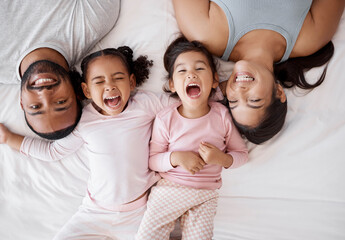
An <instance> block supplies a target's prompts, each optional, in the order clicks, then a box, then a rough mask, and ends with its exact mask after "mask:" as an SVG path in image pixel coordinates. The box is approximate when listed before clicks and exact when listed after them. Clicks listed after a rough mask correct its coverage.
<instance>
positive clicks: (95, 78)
mask: <svg viewBox="0 0 345 240" xmlns="http://www.w3.org/2000/svg"><path fill="white" fill-rule="evenodd" d="M118 74H121V75H125V73H124V72H116V73H113V74H111V76H112V77H113V76H115V75H118ZM99 78H104V76H96V77H93V78H92V79H91V81H93V80H97V79H99Z"/></svg>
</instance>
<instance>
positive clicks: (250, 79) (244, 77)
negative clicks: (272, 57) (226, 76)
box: [236, 75, 254, 82]
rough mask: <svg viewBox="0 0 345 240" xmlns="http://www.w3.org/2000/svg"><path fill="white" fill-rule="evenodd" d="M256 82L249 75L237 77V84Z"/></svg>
mask: <svg viewBox="0 0 345 240" xmlns="http://www.w3.org/2000/svg"><path fill="white" fill-rule="evenodd" d="M250 81H254V78H252V77H250V76H248V75H241V76H237V77H236V82H250Z"/></svg>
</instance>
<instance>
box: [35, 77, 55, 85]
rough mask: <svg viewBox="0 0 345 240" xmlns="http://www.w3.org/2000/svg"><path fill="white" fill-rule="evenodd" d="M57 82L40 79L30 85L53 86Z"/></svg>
mask: <svg viewBox="0 0 345 240" xmlns="http://www.w3.org/2000/svg"><path fill="white" fill-rule="evenodd" d="M56 82H57V81H56V80H54V79H52V78H40V79H37V80H35V81H34V82H33V83H32V84H31V85H32V86H35V87H41V86H50V85H52V84H55V83H56Z"/></svg>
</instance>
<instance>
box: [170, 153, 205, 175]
mask: <svg viewBox="0 0 345 240" xmlns="http://www.w3.org/2000/svg"><path fill="white" fill-rule="evenodd" d="M170 163H171V165H172V166H173V167H177V166H181V167H182V168H184V169H185V170H187V171H188V172H190V173H191V174H195V173H197V172H199V171H200V170H201V169H203V168H204V165H205V164H206V163H205V162H204V161H203V160H202V159H201V158H200V156H199V154H197V153H195V152H172V153H171V155H170Z"/></svg>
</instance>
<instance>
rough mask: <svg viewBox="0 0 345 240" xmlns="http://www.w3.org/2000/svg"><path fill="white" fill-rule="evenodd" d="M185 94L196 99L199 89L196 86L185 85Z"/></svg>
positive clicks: (199, 92) (191, 84)
mask: <svg viewBox="0 0 345 240" xmlns="http://www.w3.org/2000/svg"><path fill="white" fill-rule="evenodd" d="M186 92H187V95H188V96H189V97H190V98H197V97H199V96H200V94H201V89H200V86H199V85H198V84H196V83H190V84H188V85H187V88H186Z"/></svg>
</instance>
